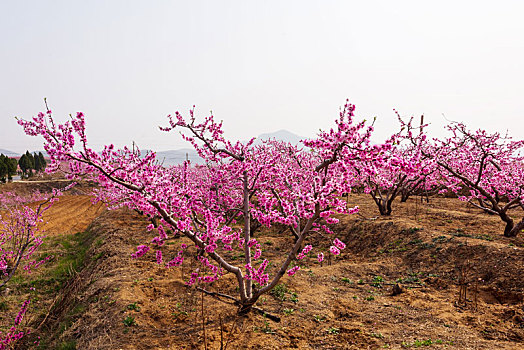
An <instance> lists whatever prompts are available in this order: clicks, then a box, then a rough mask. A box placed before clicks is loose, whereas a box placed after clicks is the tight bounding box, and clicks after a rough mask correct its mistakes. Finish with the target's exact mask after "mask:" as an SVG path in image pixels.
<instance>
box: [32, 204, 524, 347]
mask: <svg viewBox="0 0 524 350" xmlns="http://www.w3.org/2000/svg"><path fill="white" fill-rule="evenodd" d="M64 199H65V200H63V201H62V202H61V203H62V206H58V205H57V206H56V207H55V208H54V210H55V211H53V212H50V213H49V216H48V221H49V224H48V225H49V226H48V227H47V230H48V232H49V233H51V232H52V233H53V234H58V233H60V231H61V230H63V231H64V232H72V231H74V230H83V227H84V224H85V223H87V222H88V221H90V220H91V219H93V218H94V217H97V218H96V219H94V221H93V222H92V224H91V226H90V227H89V230H90V232H91V233H92V235H93V236H94V238H93V239H96V240H97V241H98V242H100V244H96V245H95V244H93V245H92V247H91V248H90V249H89V251H88V259H89V262H88V264H87V266H86V267H85V268H84V269H83V270H82V271H81V272H80V273H78V274H77V275H76V276H75V277H74V278H72V280H71V282H70V283H69V284H68V286H67V288H64V290H62V293H63V300H62V299H61V301H60V302H59V303H58V304H57V305H55V306H54V310H52V312H51V313H50V316H49V321H48V322H47V323H46V325H45V326H44V327H42V330H43V331H44V332H45V334H46V336H48V337H50V338H52V342H53V344H56V346H58V344H60V343H64V342H67V341H72V340H74V341H75V342H76V348H77V349H206V348H207V349H220V348H221V344H222V348H227V349H292V348H296V349H383V348H388V349H403V348H423V349H524V280H523V278H522V275H523V265H524V264H523V262H524V239H523V238H522V237H517V238H514V239H508V238H504V237H503V236H502V230H503V225H502V222H501V221H500V219H498V218H497V217H494V216H490V215H487V214H483V213H480V212H479V211H477V210H475V209H471V208H467V207H466V206H465V204H464V203H462V202H460V201H458V200H456V199H446V198H434V199H432V200H431V202H430V203H429V204H426V203H420V202H419V201H417V200H415V199H410V200H409V201H408V203H399V202H396V203H394V208H393V215H392V216H391V217H380V216H379V215H378V214H377V213H378V211H377V209H376V207H375V206H374V203H373V202H372V201H371V199H370V198H369V197H368V196H365V195H358V194H354V195H351V196H350V197H349V199H350V204H352V205H355V204H358V205H359V206H360V207H361V211H360V214H359V215H352V216H346V217H341V223H340V224H338V225H337V227H336V236H337V237H338V238H340V239H341V240H342V241H344V242H346V243H347V244H348V247H347V248H346V250H345V251H344V252H343V254H342V255H341V256H339V257H337V258H336V259H332V260H331V264H328V263H325V264H324V265H323V266H320V264H319V263H318V262H316V260H315V259H314V258H313V257H310V258H308V259H307V260H308V265H309V267H304V268H302V269H301V270H300V271H299V272H298V273H297V274H296V275H295V276H294V277H287V276H286V277H284V278H283V280H282V282H283V283H284V284H285V288H284V287H281V288H280V291H281V293H280V294H278V295H266V296H264V297H262V298H261V299H260V301H259V302H258V304H257V306H259V307H261V308H263V309H265V310H267V311H268V312H270V313H271V314H274V315H278V316H279V317H281V322H279V323H277V322H273V321H271V320H268V319H266V318H264V317H263V316H262V315H260V314H250V315H248V316H244V317H239V316H237V315H236V307H235V306H234V305H230V304H227V303H225V302H221V301H218V300H216V299H215V298H213V297H211V296H204V298H203V305H202V294H201V292H199V291H197V290H196V289H195V288H194V287H187V286H186V285H185V281H187V279H188V278H189V273H190V271H191V270H192V268H196V267H197V266H196V265H195V264H192V263H190V259H187V260H186V261H187V265H185V266H184V267H183V268H174V269H166V268H163V267H161V266H159V265H157V264H156V262H155V258H154V254H152V253H148V254H147V255H146V256H144V257H142V258H140V259H138V260H133V259H131V257H130V255H131V253H133V252H134V251H135V247H136V246H137V245H138V244H141V243H144V242H148V241H150V239H151V238H152V237H153V233H152V232H147V231H146V230H145V226H146V225H147V222H146V221H145V220H144V219H143V218H141V217H139V216H138V215H137V214H136V213H134V212H131V211H129V210H118V211H112V212H107V211H103V208H101V207H91V204H90V202H89V200H88V198H87V197H85V196H83V195H80V196H78V197H72V196H68V197H66V198H64ZM515 214H517V213H515ZM521 236H522V235H521ZM258 238H259V241H260V242H262V243H264V248H265V249H266V251H265V252H264V254H265V256H267V257H271V259H274V260H276V261H279V260H280V259H282V258H283V254H284V251H285V249H284V248H283V247H285V246H287V245H289V244H290V243H291V239H290V238H289V237H287V236H285V235H284V234H279V233H278V232H277V231H276V230H274V231H262V232H261V233H260V234H259V236H258ZM331 239H333V237H327V239H326V238H324V239H323V240H321V237H319V236H315V237H311V239H310V240H309V242H311V243H317V242H326V241H328V240H331ZM182 242H186V243H187V241H186V240H185V239H184V238H179V239H173V240H171V241H169V242H168V245H167V247H166V249H167V250H166V251H165V252H164V254H165V255H167V256H169V254H170V252H171V254H175V251H177V247H178V246H179V244H180V243H182ZM317 246H319V247H320V248H321V249H324V250H326V249H327V248H328V245H327V244H326V243H319V244H317ZM190 254H191V251H189V252H188V255H190ZM235 254H238V253H235ZM237 261H238V262H239V264H241V260H240V259H238V260H237ZM273 269H276V267H273ZM461 276H464V277H465V279H466V282H467V285H466V287H467V295H466V301H465V302H463V303H459V284H460V283H459V282H460V281H459V280H460V277H461ZM396 283H399V284H400V286H401V288H402V293H400V294H399V295H396V296H392V295H391V290H392V287H393V285H394V284H396ZM205 287H206V289H208V290H210V291H219V292H221V293H226V294H230V295H235V286H234V283H233V280H232V278H231V277H230V276H225V277H224V278H223V279H222V280H220V281H218V282H215V283H214V284H212V285H206V286H205ZM78 305H82V310H83V311H82V313H81V314H79V315H78V316H77V317H76V318H75V319H74V321H73V322H72V323H71V325H70V326H69V327H68V328H67V329H65V330H63V329H62V330H60V331H58V325H59V323H60V320H61V319H63V318H64V317H66V315H68V314H69V315H70V314H71V310H73V309H74V308H75V307H77V306H78ZM130 305H134V306H130ZM202 308H203V313H202ZM203 316H204V320H203V318H202V317H203ZM126 318H128V321H129V320H131V318H132V320H133V321H134V322H131V323H132V325H129V326H126V325H125V324H124V320H125V319H126ZM204 330H205V335H204ZM204 343H205V344H204Z"/></svg>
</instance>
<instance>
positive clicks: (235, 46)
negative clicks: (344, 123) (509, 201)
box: [0, 0, 524, 152]
mask: <svg viewBox="0 0 524 350" xmlns="http://www.w3.org/2000/svg"><path fill="white" fill-rule="evenodd" d="M432 3H433V4H429V2H426V1H327V0H322V1H320V0H319V1H306V0H299V1H283V0H279V1H267V0H265V1H262V0H259V1H246V0H238V1H218V0H214V1H160V0H157V1H131V0H124V1H109V0H105V1H93V0H91V1H72V0H66V1H2V2H1V3H0V4H1V5H0V47H1V51H0V82H1V83H0V98H1V100H0V101H1V103H0V122H1V123H0V148H5V149H10V150H13V151H18V152H22V151H24V150H25V149H42V146H41V145H42V141H41V140H39V139H35V138H29V137H26V136H24V135H23V133H22V131H21V129H20V128H19V127H18V125H17V124H16V122H15V120H14V116H20V117H24V118H29V117H31V116H32V115H34V114H36V113H37V112H38V111H41V110H43V109H44V105H43V98H44V97H47V98H48V100H49V103H50V106H51V109H52V110H53V111H54V112H55V116H56V117H57V118H58V119H60V120H62V121H63V120H65V118H66V117H67V115H68V114H69V113H74V112H76V111H83V112H85V113H86V115H87V127H88V138H89V140H90V143H91V145H92V146H93V147H95V148H99V147H100V146H101V145H103V144H105V143H111V142H113V143H115V144H117V145H118V146H122V145H124V144H130V143H131V141H133V140H134V141H136V142H137V143H138V144H139V145H140V146H141V147H143V148H152V149H156V150H166V149H175V148H181V147H186V146H187V145H186V144H185V143H184V142H183V141H181V140H180V138H179V137H178V135H176V134H165V133H162V132H160V131H159V130H158V128H157V126H158V125H165V124H166V118H165V116H166V115H167V114H170V113H174V112H175V111H176V110H179V111H181V112H184V113H185V112H186V111H187V110H188V108H189V107H190V106H192V105H193V104H195V105H196V106H197V113H198V114H200V115H204V114H207V113H208V112H209V110H211V109H212V110H213V112H214V114H215V115H216V117H217V118H219V119H223V120H224V125H225V129H226V136H229V137H231V138H236V139H247V138H249V137H251V136H256V135H258V134H260V133H264V132H271V131H275V130H278V129H288V130H290V131H292V132H294V133H296V134H299V135H303V136H313V135H314V134H315V132H316V131H317V130H318V129H319V128H323V129H325V128H328V127H330V126H331V125H332V121H333V120H334V118H336V117H337V114H338V108H339V106H340V105H341V104H343V103H344V101H345V99H346V98H349V99H350V101H351V102H353V103H355V104H356V105H357V112H358V114H359V115H361V116H363V117H365V118H371V117H373V116H377V117H378V121H377V133H376V137H375V139H376V140H377V141H379V140H380V139H383V138H385V137H386V135H387V134H388V133H389V132H390V131H392V130H394V129H396V128H397V124H396V118H395V116H394V114H393V112H392V109H393V108H396V109H398V110H399V111H400V112H401V114H403V115H412V114H414V115H420V114H422V113H424V114H425V115H426V120H427V121H429V122H431V123H433V127H432V130H433V131H434V132H435V133H436V134H439V133H440V130H439V129H440V128H441V126H442V125H443V124H444V122H445V121H444V118H443V117H442V115H443V114H444V115H445V116H446V117H447V118H448V119H453V120H461V121H464V122H465V123H467V124H469V125H470V126H472V127H482V128H488V129H493V130H500V131H504V130H506V129H508V128H509V129H510V133H511V134H512V135H513V136H514V137H515V138H521V139H522V138H524V116H523V113H522V110H523V101H524V64H523V62H524V21H523V20H522V14H523V13H524V2H522V1H501V0H499V1H496V2H495V1H478V0H477V1H458V0H454V1H438V2H432Z"/></svg>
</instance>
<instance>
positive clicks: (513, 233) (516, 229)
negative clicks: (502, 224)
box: [504, 218, 524, 237]
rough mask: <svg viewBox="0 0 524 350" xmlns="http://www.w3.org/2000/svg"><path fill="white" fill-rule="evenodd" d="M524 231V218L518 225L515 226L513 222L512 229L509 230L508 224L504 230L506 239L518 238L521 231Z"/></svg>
mask: <svg viewBox="0 0 524 350" xmlns="http://www.w3.org/2000/svg"><path fill="white" fill-rule="evenodd" d="M523 229H524V218H523V219H522V220H521V221H520V222H519V223H518V224H516V225H513V220H512V227H511V228H509V227H508V224H506V228H505V229H504V236H505V237H517V235H518V234H519V232H520V231H522V230H523Z"/></svg>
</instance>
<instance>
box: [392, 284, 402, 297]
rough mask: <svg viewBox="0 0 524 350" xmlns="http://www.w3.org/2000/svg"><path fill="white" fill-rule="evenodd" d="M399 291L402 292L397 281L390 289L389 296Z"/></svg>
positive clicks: (397, 293)
mask: <svg viewBox="0 0 524 350" xmlns="http://www.w3.org/2000/svg"><path fill="white" fill-rule="evenodd" d="M400 293H402V287H401V286H400V284H398V283H397V284H395V285H394V286H393V288H392V289H391V296H395V295H399V294H400Z"/></svg>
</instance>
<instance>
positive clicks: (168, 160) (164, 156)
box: [156, 130, 304, 166]
mask: <svg viewBox="0 0 524 350" xmlns="http://www.w3.org/2000/svg"><path fill="white" fill-rule="evenodd" d="M269 139H275V140H280V141H286V142H289V143H292V144H294V145H297V144H298V143H299V141H300V140H302V139H304V138H303V137H301V136H298V135H296V134H293V133H292V132H290V131H287V130H278V131H275V132H271V133H265V134H261V135H259V136H258V137H257V139H256V140H255V143H256V144H260V143H261V140H269ZM186 157H187V159H189V160H190V161H191V163H193V164H204V161H203V160H202V158H200V156H199V155H198V153H197V152H196V151H195V150H194V149H192V148H182V149H177V150H171V151H162V152H156V159H158V161H159V162H161V163H163V164H164V166H170V165H175V164H182V163H183V162H184V160H186Z"/></svg>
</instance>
